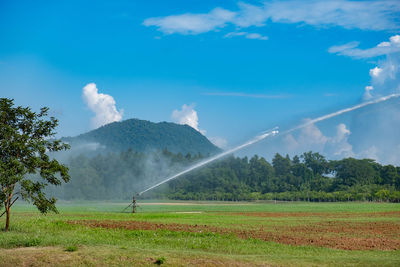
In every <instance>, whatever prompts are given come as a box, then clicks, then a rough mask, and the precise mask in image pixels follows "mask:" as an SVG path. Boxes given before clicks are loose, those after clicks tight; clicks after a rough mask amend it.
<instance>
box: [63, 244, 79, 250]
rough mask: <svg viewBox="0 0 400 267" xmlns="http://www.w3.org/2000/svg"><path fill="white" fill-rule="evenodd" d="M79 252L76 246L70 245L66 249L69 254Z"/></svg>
mask: <svg viewBox="0 0 400 267" xmlns="http://www.w3.org/2000/svg"><path fill="white" fill-rule="evenodd" d="M77 250H78V246H76V245H70V246H68V247H66V248H65V251H68V252H74V251H77Z"/></svg>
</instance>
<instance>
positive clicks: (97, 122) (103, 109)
mask: <svg viewBox="0 0 400 267" xmlns="http://www.w3.org/2000/svg"><path fill="white" fill-rule="evenodd" d="M82 97H83V100H84V101H85V103H86V105H87V106H88V107H89V109H90V110H91V111H93V112H94V114H95V116H94V117H93V118H92V127H93V128H98V127H100V126H102V125H104V124H107V123H111V122H114V121H120V120H121V119H122V115H123V110H120V111H118V110H117V108H116V106H115V100H114V98H113V97H112V96H110V95H107V94H102V93H99V90H98V89H97V87H96V84H95V83H89V84H87V85H86V86H85V87H83V93H82Z"/></svg>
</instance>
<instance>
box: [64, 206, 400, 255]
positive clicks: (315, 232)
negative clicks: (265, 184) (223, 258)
mask: <svg viewBox="0 0 400 267" xmlns="http://www.w3.org/2000/svg"><path fill="white" fill-rule="evenodd" d="M237 214H238V215H240V216H255V217H263V218H268V217H270V218H274V217H275V218H276V217H299V218H301V217H311V216H317V217H321V216H324V217H327V218H334V217H340V218H345V217H361V216H365V215H366V214H356V213H345V214H337V213H306V212H302V213H287V212H286V213H270V212H264V213H260V212H249V213H245V212H241V213H237ZM229 215H233V214H232V213H229ZM370 215H371V214H370ZM373 215H374V216H376V217H385V216H400V212H381V213H375V214H373ZM68 223H70V224H79V225H86V226H89V227H101V228H123V229H127V230H152V231H155V230H168V231H181V232H193V233H205V232H209V233H216V234H234V235H236V236H237V237H239V238H241V239H249V238H254V239H260V240H264V241H273V242H277V243H282V244H287V245H312V246H318V247H327V248H334V249H344V250H398V249H400V220H399V222H397V223H396V222H357V221H356V222H354V221H334V220H332V221H324V222H315V223H308V224H305V225H300V226H285V225H281V226H260V227H255V228H253V229H245V227H240V225H238V227H235V228H226V227H216V226H209V225H191V224H177V223H168V224H165V223H153V222H145V221H113V220H104V221H98V220H75V221H68Z"/></svg>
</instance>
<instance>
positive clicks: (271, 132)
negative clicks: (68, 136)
mask: <svg viewBox="0 0 400 267" xmlns="http://www.w3.org/2000/svg"><path fill="white" fill-rule="evenodd" d="M397 97H400V94H391V95H388V96H384V97H381V98H377V99H375V100H371V101H367V102H364V103H361V104H358V105H355V106H352V107H350V108H345V109H341V110H338V111H336V112H333V113H329V114H326V115H323V116H320V117H318V118H315V119H312V120H309V121H307V122H306V123H303V124H300V125H298V126H296V127H293V128H291V129H289V130H286V131H283V132H279V131H278V130H277V127H275V128H274V129H272V130H268V131H264V132H262V133H261V134H260V135H258V136H256V137H254V138H253V139H251V140H250V141H247V142H246V143H244V144H242V145H240V146H237V147H234V148H232V149H229V150H227V151H224V152H222V153H220V154H218V155H215V156H213V157H211V158H208V159H206V160H204V161H202V162H200V163H197V164H195V165H193V166H191V167H189V168H187V169H185V170H183V171H181V172H179V173H177V174H175V175H173V176H170V177H168V178H166V179H165V180H163V181H161V182H159V183H157V184H155V185H153V186H151V187H149V188H147V189H146V190H144V191H142V192H140V193H139V194H138V195H137V196H140V195H142V194H143V193H146V192H147V191H150V190H152V189H154V188H156V187H158V186H160V185H162V184H164V183H166V182H168V181H171V180H174V179H176V178H178V177H180V176H182V175H184V174H186V173H189V172H191V171H193V170H195V169H198V168H200V167H203V166H205V165H207V164H209V163H211V162H214V161H216V160H218V159H220V158H223V157H224V156H227V155H229V154H232V153H234V152H236V151H239V150H241V149H243V148H245V147H248V146H250V145H253V144H255V143H257V142H260V141H261V140H264V139H265V138H267V137H273V136H276V135H278V134H280V135H286V134H288V133H291V132H294V131H296V130H299V129H302V128H305V127H307V126H309V125H312V124H314V123H317V122H320V121H324V120H327V119H330V118H333V117H337V116H340V115H342V114H345V113H348V112H351V111H354V110H357V109H360V108H363V107H366V106H369V105H373V104H378V103H381V102H384V101H387V100H389V99H392V98H397Z"/></svg>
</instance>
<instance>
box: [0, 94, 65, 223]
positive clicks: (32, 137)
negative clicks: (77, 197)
mask: <svg viewBox="0 0 400 267" xmlns="http://www.w3.org/2000/svg"><path fill="white" fill-rule="evenodd" d="M47 113H48V108H42V109H41V110H40V112H39V113H36V112H33V111H31V109H30V108H28V107H26V108H24V107H20V106H19V107H14V102H13V100H11V99H7V98H1V99H0V186H1V190H0V192H1V193H0V203H1V206H3V205H4V206H5V209H6V213H7V220H6V228H5V229H6V230H8V226H9V217H10V216H9V215H10V208H11V205H12V203H13V202H12V199H13V196H14V195H19V196H20V197H22V199H24V200H26V201H32V202H33V204H34V205H35V206H36V207H37V208H38V209H39V210H40V211H41V212H42V213H46V212H48V211H55V212H56V211H57V210H56V207H55V202H56V200H55V199H54V198H46V196H45V194H44V193H43V189H44V188H45V187H46V186H47V185H48V184H52V185H60V184H61V182H62V181H64V182H68V181H69V175H68V168H67V167H66V166H64V165H62V164H60V163H59V162H58V161H57V160H55V159H51V158H50V157H49V155H48V152H55V151H59V150H65V149H68V148H69V146H68V145H66V144H64V143H62V142H61V141H60V140H57V139H50V138H52V137H53V136H54V135H55V132H54V129H55V128H56V127H57V125H58V121H57V120H56V119H55V118H54V117H50V118H49V119H46V117H47ZM28 174H38V175H39V176H40V177H41V178H42V180H44V181H32V180H30V179H29V176H28ZM57 174H59V176H57ZM60 177H61V178H60ZM16 189H17V190H19V191H18V192H17V193H15V192H14V191H15V190H16Z"/></svg>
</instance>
